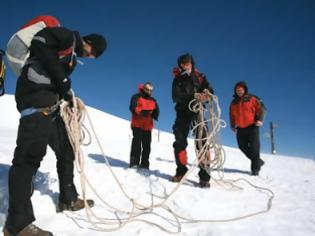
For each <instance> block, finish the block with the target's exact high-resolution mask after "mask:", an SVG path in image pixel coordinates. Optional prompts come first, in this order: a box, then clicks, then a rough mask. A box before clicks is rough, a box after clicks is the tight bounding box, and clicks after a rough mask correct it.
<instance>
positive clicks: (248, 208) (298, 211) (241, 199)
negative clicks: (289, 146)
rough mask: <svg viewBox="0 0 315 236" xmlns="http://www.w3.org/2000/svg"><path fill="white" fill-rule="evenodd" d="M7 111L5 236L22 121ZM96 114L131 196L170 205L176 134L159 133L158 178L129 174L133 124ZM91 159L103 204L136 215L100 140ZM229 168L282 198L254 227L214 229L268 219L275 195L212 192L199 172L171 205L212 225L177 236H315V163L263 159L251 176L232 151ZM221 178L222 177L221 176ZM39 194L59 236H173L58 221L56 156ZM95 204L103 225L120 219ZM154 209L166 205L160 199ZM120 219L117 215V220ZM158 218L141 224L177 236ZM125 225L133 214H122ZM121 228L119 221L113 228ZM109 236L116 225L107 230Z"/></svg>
mask: <svg viewBox="0 0 315 236" xmlns="http://www.w3.org/2000/svg"><path fill="white" fill-rule="evenodd" d="M0 107H1V109H2V111H5V115H4V113H3V112H2V113H1V115H0V204H1V205H0V228H2V226H3V224H4V221H5V215H6V211H7V206H8V196H7V178H8V177H7V173H8V170H9V167H10V163H11V160H12V157H13V151H14V148H15V140H16V132H17V125H18V119H19V116H18V113H17V111H16V109H15V103H14V98H13V96H4V97H1V98H0ZM89 113H90V115H91V117H92V120H93V123H94V124H95V127H96V130H97V134H98V135H99V137H100V140H101V143H102V146H103V148H104V151H105V154H106V157H107V158H108V160H109V162H110V164H111V167H112V169H113V171H114V173H115V175H116V176H117V177H118V179H119V182H120V184H121V186H122V188H123V189H124V191H126V193H127V195H128V196H129V197H131V198H133V199H134V200H135V201H136V202H137V203H140V204H143V205H150V204H151V199H152V196H159V197H163V196H164V197H165V195H166V194H169V193H171V191H172V190H173V189H174V188H175V187H176V184H174V183H172V182H170V181H169V178H170V177H171V176H172V175H173V174H174V173H175V163H174V158H173V150H172V141H173V136H172V135H171V134H168V133H164V132H161V133H160V141H159V140H158V132H157V131H156V130H155V131H154V133H153V142H152V152H151V157H150V161H151V166H150V167H151V170H150V175H149V176H144V175H142V174H139V173H138V172H137V171H136V170H133V169H129V168H128V163H129V152H130V142H131V132H130V128H129V122H128V121H125V120H122V119H119V118H117V117H114V116H112V115H109V114H106V113H103V112H101V111H98V110H95V109H93V108H90V109H89ZM83 150H84V153H85V155H86V159H85V171H86V174H87V176H88V178H89V180H90V181H91V183H92V185H93V186H94V188H95V190H96V191H97V193H98V194H99V195H100V196H101V197H102V199H103V200H104V201H106V202H108V203H109V204H110V205H111V206H113V207H115V208H119V209H121V210H124V211H130V210H131V208H132V204H131V202H130V200H129V199H128V198H127V197H126V196H125V195H123V193H122V191H121V189H119V185H118V184H117V182H116V181H115V179H114V178H113V175H112V174H111V172H110V171H109V168H108V166H107V165H106V162H105V159H104V157H103V156H102V154H101V151H100V149H99V148H98V146H97V143H96V140H95V138H94V139H93V142H92V144H91V145H90V146H88V147H84V148H83ZM225 150H226V154H227V157H226V163H225V165H224V171H225V173H224V179H225V180H236V179H239V178H243V179H246V180H248V181H250V183H252V184H254V185H256V186H259V187H264V188H267V189H270V190H272V191H273V193H274V199H273V201H272V207H271V210H270V211H268V212H266V213H264V214H259V215H255V216H252V217H249V218H246V219H241V220H237V221H230V222H210V221H211V220H218V221H220V220H226V219H230V218H237V217H241V216H244V215H249V214H252V213H257V212H260V211H263V210H265V209H266V208H267V203H268V199H269V198H270V194H269V193H268V192H266V191H259V190H257V189H256V188H254V187H252V186H251V185H249V184H248V183H246V182H237V183H235V184H236V185H237V186H239V187H241V188H239V189H236V188H232V187H231V185H229V184H224V182H223V181H211V188H210V189H200V188H198V187H196V186H195V183H196V182H198V175H197V172H198V171H197V170H195V171H194V172H193V173H192V174H191V175H190V176H189V177H188V180H187V181H186V182H184V183H183V185H181V186H180V188H179V189H178V190H177V191H176V192H175V193H174V194H173V195H172V196H171V197H170V198H169V199H168V200H167V201H166V202H165V205H166V206H168V207H169V208H170V209H171V210H172V211H173V212H174V213H175V214H178V215H180V216H182V217H186V218H189V219H195V220H196V219H202V220H206V221H209V222H204V223H194V224H193V223H182V224H181V229H180V233H178V234H177V235H207V236H208V235H224V236H226V235H254V234H255V235H256V236H260V235H261V236H262V235H264V236H265V235H268V236H269V235H275V236H279V235H315V211H314V207H315V163H314V161H312V160H308V159H302V158H292V157H284V156H273V155H266V154H263V155H262V158H263V159H264V161H265V165H264V167H263V169H262V171H261V174H260V176H259V177H254V176H251V175H250V174H249V164H250V163H249V161H248V160H247V159H246V158H245V157H244V156H243V155H242V153H241V152H240V151H239V150H237V149H234V148H229V147H225ZM188 153H189V156H190V162H192V161H193V160H194V156H195V155H194V149H193V145H191V144H190V146H189V150H188ZM213 174H214V175H215V176H217V174H216V173H213ZM75 181H76V185H77V188H78V190H80V189H81V187H80V178H79V174H78V173H76V179H75ZM34 182H35V188H36V190H35V192H34V195H33V197H32V201H33V205H34V211H35V215H36V217H37V221H36V222H35V224H37V225H38V226H40V227H42V228H44V229H48V230H50V231H52V232H53V233H54V235H63V236H65V235H69V236H70V235H82V236H83V235H154V234H155V235H167V233H166V232H165V231H163V230H161V229H159V228H157V227H155V226H152V225H149V224H145V223H142V222H139V221H133V222H131V223H128V224H127V225H125V226H124V227H122V228H121V229H119V230H117V231H113V232H107V233H106V232H100V231H96V230H94V229H93V227H92V225H91V224H89V223H88V220H87V217H86V214H85V211H84V210H82V211H79V212H75V213H72V212H64V213H58V214H57V213H56V210H55V205H56V203H57V199H58V179H57V174H56V169H55V157H54V154H53V153H52V151H51V150H50V149H48V153H47V155H46V157H45V158H44V160H43V162H42V165H41V167H40V169H39V171H38V173H37V175H36V178H35V180H34ZM87 195H88V197H90V198H93V199H95V201H96V206H95V207H94V208H93V209H94V210H95V212H96V214H97V215H98V216H99V217H107V218H112V219H115V218H116V217H117V215H115V211H113V210H109V209H108V207H104V205H103V204H102V202H101V200H100V199H98V198H97V197H96V196H95V195H94V194H93V193H92V191H91V190H89V191H88V194H87ZM153 200H154V203H159V202H162V198H158V197H153ZM116 213H117V212H116ZM154 213H156V214H145V215H142V216H141V217H140V218H139V219H143V220H150V221H152V222H155V223H156V224H158V225H160V226H163V227H165V228H166V229H167V230H170V231H173V232H176V230H177V228H176V224H175V222H174V218H173V217H172V215H171V214H170V213H169V212H167V211H166V210H163V209H161V208H158V209H155V210H154ZM117 214H119V216H120V217H121V218H122V217H124V216H128V214H122V213H117ZM113 222H116V223H117V221H113ZM100 226H102V227H104V228H106V229H109V228H111V227H112V226H111V225H109V224H106V225H100Z"/></svg>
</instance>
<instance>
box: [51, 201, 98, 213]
mask: <svg viewBox="0 0 315 236" xmlns="http://www.w3.org/2000/svg"><path fill="white" fill-rule="evenodd" d="M86 202H87V204H88V205H89V207H93V206H94V201H93V200H92V199H87V200H86ZM84 207H85V205H84V200H82V199H80V198H78V199H77V200H76V201H73V202H71V203H70V204H66V203H64V202H59V204H58V207H57V212H63V211H79V210H81V209H83V208H84Z"/></svg>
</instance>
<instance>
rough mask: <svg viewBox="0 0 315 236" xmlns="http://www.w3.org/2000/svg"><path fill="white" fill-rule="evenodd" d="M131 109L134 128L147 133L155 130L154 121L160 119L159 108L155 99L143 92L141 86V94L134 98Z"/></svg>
mask: <svg viewBox="0 0 315 236" xmlns="http://www.w3.org/2000/svg"><path fill="white" fill-rule="evenodd" d="M129 109H130V111H131V112H132V118H131V127H132V128H141V129H143V130H145V131H151V130H152V129H153V127H154V123H153V119H155V120H157V119H158V116H159V107H158V104H157V102H156V100H155V99H154V98H153V97H151V96H147V95H146V94H145V93H144V92H143V91H142V86H141V85H140V86H139V93H137V94H135V95H133V96H132V98H131V101H130V107H129Z"/></svg>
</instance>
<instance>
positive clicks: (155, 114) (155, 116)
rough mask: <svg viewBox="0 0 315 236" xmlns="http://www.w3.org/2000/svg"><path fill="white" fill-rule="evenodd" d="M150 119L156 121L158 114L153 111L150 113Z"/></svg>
mask: <svg viewBox="0 0 315 236" xmlns="http://www.w3.org/2000/svg"><path fill="white" fill-rule="evenodd" d="M151 117H152V119H154V120H156V121H158V113H157V111H156V110H154V111H153V112H152V114H151Z"/></svg>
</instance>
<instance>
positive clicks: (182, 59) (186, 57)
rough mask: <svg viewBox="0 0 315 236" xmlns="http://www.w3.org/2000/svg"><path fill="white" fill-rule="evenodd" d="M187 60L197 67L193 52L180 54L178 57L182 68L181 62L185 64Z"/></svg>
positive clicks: (179, 65)
mask: <svg viewBox="0 0 315 236" xmlns="http://www.w3.org/2000/svg"><path fill="white" fill-rule="evenodd" d="M187 62H190V63H191V64H192V67H193V68H195V61H194V58H193V57H192V55H191V54H189V53H186V54H184V55H181V56H179V57H178V59H177V64H178V67H180V68H181V64H185V63H187Z"/></svg>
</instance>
